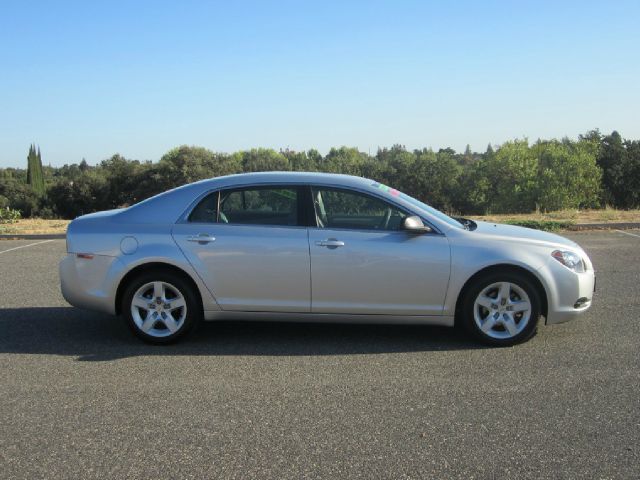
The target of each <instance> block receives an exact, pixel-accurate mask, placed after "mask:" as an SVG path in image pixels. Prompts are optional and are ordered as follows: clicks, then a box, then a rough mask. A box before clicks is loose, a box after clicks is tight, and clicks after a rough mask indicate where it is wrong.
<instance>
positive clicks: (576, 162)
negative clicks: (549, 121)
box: [533, 139, 602, 211]
mask: <svg viewBox="0 0 640 480" xmlns="http://www.w3.org/2000/svg"><path fill="white" fill-rule="evenodd" d="M533 148H534V150H535V151H536V154H537V157H538V165H539V176H538V198H537V204H538V207H539V208H540V209H541V210H542V211H552V210H560V209H563V208H587V207H596V206H597V205H598V202H599V199H600V182H601V179H602V171H601V170H600V167H598V165H597V163H596V158H597V152H598V144H597V143H596V142H594V141H592V140H586V139H585V140H580V141H579V142H572V141H563V142H558V141H554V140H552V141H545V142H542V141H539V142H538V143H536V145H534V147H533Z"/></svg>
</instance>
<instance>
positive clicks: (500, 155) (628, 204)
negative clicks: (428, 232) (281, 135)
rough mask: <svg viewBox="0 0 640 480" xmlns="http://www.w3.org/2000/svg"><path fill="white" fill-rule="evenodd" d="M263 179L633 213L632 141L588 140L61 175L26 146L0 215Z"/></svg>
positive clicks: (502, 208)
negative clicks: (362, 181)
mask: <svg viewBox="0 0 640 480" xmlns="http://www.w3.org/2000/svg"><path fill="white" fill-rule="evenodd" d="M267 170H281V171H319V172H333V173H346V174H350V175H358V176H362V177H368V178H372V179H375V180H377V181H379V182H382V183H385V184H387V185H390V186H393V187H394V188H397V189H398V190H401V191H403V192H405V193H407V194H409V195H411V196H414V197H416V198H418V199H420V200H422V201H425V202H426V203H429V204H431V205H433V206H434V207H436V208H439V209H441V210H443V211H446V212H449V213H455V214H462V215H465V214H487V213H529V212H532V211H536V210H537V211H553V210H560V209H584V208H600V207H604V206H612V207H616V208H622V209H629V208H638V207H640V141H638V140H624V139H623V138H622V137H621V136H620V134H619V133H618V132H615V131H614V132H613V133H611V134H610V135H603V134H601V133H600V132H599V131H598V130H592V131H590V132H587V133H586V134H584V135H580V136H579V137H578V139H575V140H573V139H568V138H563V139H561V140H556V139H552V140H537V141H536V142H533V143H530V142H529V141H527V140H513V141H509V142H506V143H504V144H502V145H500V146H496V147H493V146H492V145H489V146H488V147H487V149H486V151H484V152H480V153H479V152H472V151H471V149H470V148H469V147H467V148H466V150H465V151H464V152H462V153H458V152H456V151H455V150H453V149H451V148H445V149H440V150H438V151H434V150H432V149H429V148H424V149H416V150H407V149H406V148H405V147H403V146H401V145H394V146H392V147H389V148H380V149H379V150H378V151H377V152H376V154H375V155H370V154H367V153H365V152H361V151H359V150H358V149H356V148H349V147H340V148H332V149H331V150H330V151H329V152H328V153H327V154H326V155H321V154H320V153H319V152H318V151H317V150H314V149H311V150H308V151H302V152H297V151H292V150H281V151H275V150H272V149H265V148H257V149H252V150H246V151H239V152H235V153H221V152H214V151H211V150H208V149H206V148H202V147H194V146H180V147H177V148H174V149H172V150H170V151H169V152H167V153H166V154H165V155H164V156H163V157H162V158H161V159H160V161H158V162H150V161H138V160H129V159H126V158H124V157H122V156H121V155H118V154H116V155H113V156H112V157H111V158H109V159H106V160H104V161H102V162H101V163H100V164H98V165H96V166H90V165H88V164H87V162H86V161H84V160H83V161H82V162H80V163H79V164H78V163H74V164H68V165H64V166H62V167H51V166H45V167H42V160H41V154H40V151H39V148H38V151H37V152H36V149H35V146H31V147H30V148H29V155H28V168H27V169H16V168H4V169H0V208H3V209H7V208H9V209H13V210H18V211H20V213H21V214H22V216H23V217H32V216H38V217H42V218H74V217H76V216H78V215H82V214H85V213H90V212H94V211H98V210H106V209H111V208H119V207H122V206H127V205H132V204H134V203H136V202H139V201H141V200H144V199H145V198H148V197H150V196H152V195H155V194H157V193H159V192H162V191H165V190H167V189H170V188H173V187H176V186H179V185H184V184H186V183H190V182H193V181H196V180H201V179H204V178H211V177H217V176H221V175H228V174H232V173H240V172H257V171H267Z"/></svg>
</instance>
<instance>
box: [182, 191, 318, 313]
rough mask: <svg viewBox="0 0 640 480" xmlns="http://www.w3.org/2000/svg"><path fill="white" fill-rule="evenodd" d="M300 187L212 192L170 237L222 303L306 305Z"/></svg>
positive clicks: (266, 307) (268, 308)
mask: <svg viewBox="0 0 640 480" xmlns="http://www.w3.org/2000/svg"><path fill="white" fill-rule="evenodd" d="M303 215H304V209H303V208H302V189H301V188H300V187H297V186H291V185H288V186H287V185H283V186H277V185H276V186H251V187H244V188H240V189H233V190H222V191H219V192H212V193H210V194H209V195H208V196H206V197H205V198H204V199H203V200H202V201H201V202H200V203H199V204H198V205H197V206H196V207H195V208H194V209H193V211H192V212H191V213H190V215H189V217H188V219H187V220H186V221H184V222H182V223H178V224H176V225H175V226H174V228H173V237H174V239H175V241H176V242H177V244H178V245H179V247H180V248H181V249H182V251H183V252H184V254H185V255H186V257H187V258H188V260H189V261H190V262H191V264H192V265H193V266H194V268H195V269H196V270H197V271H198V273H199V275H200V276H201V278H202V279H203V280H204V282H205V283H206V285H207V287H208V288H209V289H210V290H211V292H212V293H213V295H214V296H215V298H216V300H217V302H218V304H219V305H220V307H221V308H222V309H223V310H237V311H256V312H257V311H260V312H309V311H310V307H311V284H310V266H309V244H308V236H307V228H306V227H305V226H304V222H303V220H302V219H303Z"/></svg>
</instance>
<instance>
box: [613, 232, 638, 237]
mask: <svg viewBox="0 0 640 480" xmlns="http://www.w3.org/2000/svg"><path fill="white" fill-rule="evenodd" d="M616 232H620V233H624V234H625V235H630V236H632V237H636V238H640V235H636V234H635V233H629V232H623V231H622V230H616Z"/></svg>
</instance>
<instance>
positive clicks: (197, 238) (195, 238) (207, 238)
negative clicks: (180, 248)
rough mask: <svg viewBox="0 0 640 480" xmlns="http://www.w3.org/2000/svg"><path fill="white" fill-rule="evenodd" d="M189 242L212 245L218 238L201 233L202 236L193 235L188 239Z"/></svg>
mask: <svg viewBox="0 0 640 480" xmlns="http://www.w3.org/2000/svg"><path fill="white" fill-rule="evenodd" d="M187 241H188V242H196V243H211V242H215V241H216V237H212V236H211V235H208V234H206V233H201V234H200V235H191V236H190V237H187Z"/></svg>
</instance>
